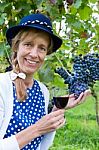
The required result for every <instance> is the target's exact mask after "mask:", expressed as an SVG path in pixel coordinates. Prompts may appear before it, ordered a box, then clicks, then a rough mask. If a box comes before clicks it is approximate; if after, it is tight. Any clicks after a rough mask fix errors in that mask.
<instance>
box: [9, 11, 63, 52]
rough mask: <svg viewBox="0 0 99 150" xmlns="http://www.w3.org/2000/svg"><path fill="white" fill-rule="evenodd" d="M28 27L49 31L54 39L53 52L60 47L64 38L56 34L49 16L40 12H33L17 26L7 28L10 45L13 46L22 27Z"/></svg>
mask: <svg viewBox="0 0 99 150" xmlns="http://www.w3.org/2000/svg"><path fill="white" fill-rule="evenodd" d="M27 27H31V28H35V29H40V30H43V31H45V32H47V33H49V34H50V36H51V37H52V40H53V50H52V52H55V51H56V50H57V49H58V48H60V46H61V44H62V40H61V39H60V38H59V37H58V36H56V35H54V33H53V30H52V24H51V22H50V20H49V18H48V17H46V16H45V15H43V14H40V13H37V14H31V15H28V16H25V17H23V18H22V19H21V21H20V23H19V24H18V25H17V26H13V27H11V28H9V29H8V30H7V32H6V38H7V41H8V43H9V45H10V46H11V42H12V39H13V38H14V37H15V36H16V35H17V34H18V32H19V31H20V30H21V29H23V28H27Z"/></svg>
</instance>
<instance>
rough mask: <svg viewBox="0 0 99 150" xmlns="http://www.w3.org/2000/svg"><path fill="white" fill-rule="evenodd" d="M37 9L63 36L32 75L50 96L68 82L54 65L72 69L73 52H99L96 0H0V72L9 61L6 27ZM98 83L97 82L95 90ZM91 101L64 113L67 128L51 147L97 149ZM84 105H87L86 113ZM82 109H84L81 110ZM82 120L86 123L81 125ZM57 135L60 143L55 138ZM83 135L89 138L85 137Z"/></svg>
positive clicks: (97, 139) (63, 87)
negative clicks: (45, 87) (40, 82)
mask: <svg viewBox="0 0 99 150" xmlns="http://www.w3.org/2000/svg"><path fill="white" fill-rule="evenodd" d="M37 12H38V13H39V12H42V13H43V14H45V15H47V16H48V17H50V19H51V20H52V24H53V31H54V33H55V34H57V35H59V36H60V37H61V38H62V39H63V44H62V46H61V48H60V49H59V50H57V52H56V53H53V54H51V55H50V56H48V57H47V58H46V61H45V64H44V66H43V67H42V68H41V69H40V70H39V71H38V73H37V74H36V75H35V77H36V78H38V79H39V80H40V81H42V82H44V83H45V84H46V85H47V86H48V88H49V90H50V92H51V96H53V93H54V94H55V91H54V89H55V88H60V89H62V90H63V89H65V90H66V89H67V85H65V84H64V82H63V80H62V79H61V78H60V77H59V76H58V75H57V74H55V72H54V70H55V68H56V67H58V66H64V67H66V68H67V69H69V70H71V71H72V63H73V61H72V58H73V57H74V55H79V54H83V55H85V54H86V53H88V52H98V51H99V0H64V1H63V0H14V1H12V0H0V72H4V71H5V69H6V67H7V66H9V64H10V63H11V60H10V56H11V51H10V47H9V45H8V44H7V42H6V38H5V35H6V30H7V28H8V27H9V26H13V25H17V24H18V22H19V21H20V19H21V18H22V17H23V16H24V15H28V14H31V13H37ZM98 85H99V84H98V82H97V83H96V85H95V91H96V92H97V93H98V91H99V86H98ZM91 99H92V98H91ZM94 103H95V101H88V102H87V103H85V104H84V106H80V107H78V108H75V109H72V110H69V111H68V112H67V113H66V117H67V118H68V120H69V122H68V124H67V126H66V127H64V128H63V129H61V130H59V131H57V134H56V138H55V143H54V145H53V147H52V148H51V150H60V149H61V150H63V149H64V150H76V149H77V150H80V149H81V150H98V149H99V144H98V141H99V138H98V135H99V134H98V135H97V133H99V132H98V129H97V128H98V127H97V125H96V124H95V122H94V117H95V109H94V111H92V109H93V108H92V107H93V105H94ZM87 106H90V107H89V108H88V109H89V111H88V112H87ZM82 108H84V110H82V111H80V110H81V109H82ZM84 111H85V114H84ZM91 111H92V113H91V114H90V112H91ZM93 115H94V116H93ZM82 120H83V121H84V122H85V124H86V126H85V125H84V124H83V125H81V122H83V121H82ZM92 120H93V122H94V123H92ZM88 121H89V122H90V124H89V122H88ZM77 123H78V126H77V128H76V125H77ZM73 124H74V126H73ZM89 126H90V127H89ZM92 128H94V129H92ZM87 132H88V133H87ZM84 133H86V134H84ZM94 133H95V134H94ZM80 134H81V136H80ZM90 134H91V136H90ZM78 136H79V137H78ZM66 137H67V138H66ZM59 138H60V140H59V141H62V142H58V141H57V140H58V139H59ZM86 138H87V139H89V140H85V139H86ZM63 141H64V142H63ZM84 144H85V147H84ZM88 145H89V147H88Z"/></svg>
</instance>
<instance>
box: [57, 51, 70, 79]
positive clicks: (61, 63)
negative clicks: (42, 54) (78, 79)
mask: <svg viewBox="0 0 99 150" xmlns="http://www.w3.org/2000/svg"><path fill="white" fill-rule="evenodd" d="M55 57H56V58H57V60H58V62H59V63H60V65H61V67H62V68H63V69H64V70H65V71H66V73H67V74H68V76H71V74H70V73H69V72H68V71H67V70H66V68H65V67H64V65H63V63H62V61H61V60H60V59H59V58H58V56H57V54H55ZM71 77H72V76H71Z"/></svg>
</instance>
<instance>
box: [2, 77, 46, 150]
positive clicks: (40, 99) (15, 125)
mask: <svg viewBox="0 0 99 150" xmlns="http://www.w3.org/2000/svg"><path fill="white" fill-rule="evenodd" d="M13 93H14V94H13V95H14V105H13V115H12V117H11V120H10V123H9V126H8V128H7V131H6V134H5V136H4V138H7V137H10V136H11V135H14V134H16V133H18V132H20V131H22V130H23V129H25V128H27V127H28V126H30V125H32V124H35V122H36V121H38V120H39V119H40V118H42V117H43V116H44V115H45V101H44V96H43V94H42V91H41V89H40V86H39V84H38V82H37V81H36V80H34V85H33V87H32V88H28V89H27V94H28V97H27V99H26V101H24V102H19V101H18V100H17V97H16V89H15V85H14V84H13ZM42 138H43V136H40V137H37V138H35V139H34V140H33V141H31V142H30V143H29V144H28V145H26V146H25V147H24V148H23V149H22V150H36V149H37V147H38V145H39V144H40V142H41V140H42Z"/></svg>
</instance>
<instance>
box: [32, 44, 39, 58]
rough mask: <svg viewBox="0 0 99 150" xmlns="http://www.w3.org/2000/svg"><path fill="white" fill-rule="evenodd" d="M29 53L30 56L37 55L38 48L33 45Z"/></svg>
mask: <svg viewBox="0 0 99 150" xmlns="http://www.w3.org/2000/svg"><path fill="white" fill-rule="evenodd" d="M30 55H31V56H32V57H37V56H38V48H37V46H33V47H32V49H31V52H30Z"/></svg>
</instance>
